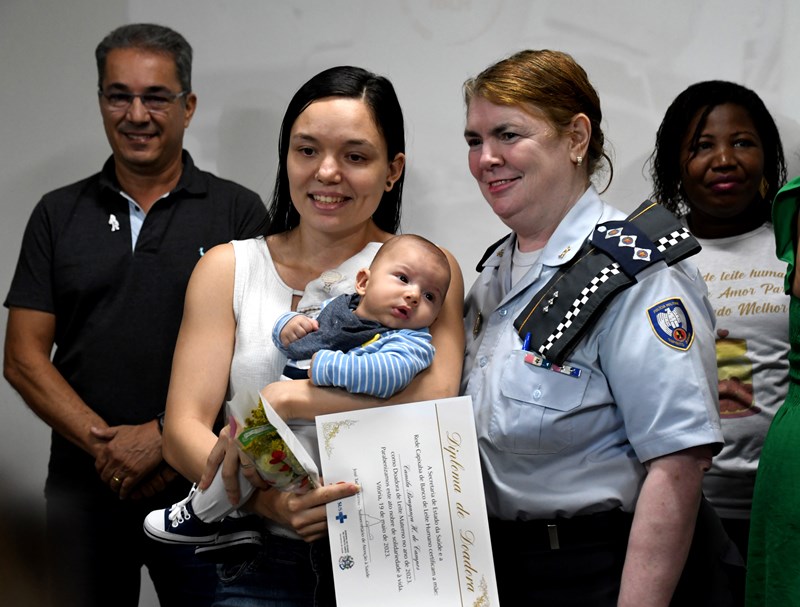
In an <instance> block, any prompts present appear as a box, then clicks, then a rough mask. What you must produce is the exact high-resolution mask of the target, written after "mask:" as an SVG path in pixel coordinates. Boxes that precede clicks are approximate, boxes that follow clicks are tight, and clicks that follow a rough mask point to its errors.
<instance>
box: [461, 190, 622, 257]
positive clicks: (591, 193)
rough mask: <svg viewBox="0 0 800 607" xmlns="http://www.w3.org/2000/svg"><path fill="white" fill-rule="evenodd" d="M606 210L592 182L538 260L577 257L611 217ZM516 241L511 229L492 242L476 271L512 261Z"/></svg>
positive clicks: (554, 233) (563, 220) (562, 221)
mask: <svg viewBox="0 0 800 607" xmlns="http://www.w3.org/2000/svg"><path fill="white" fill-rule="evenodd" d="M607 210H608V207H607V205H606V204H605V203H604V202H603V201H602V200H600V196H599V195H598V194H597V190H595V188H594V186H593V185H590V186H589V188H588V189H587V190H586V191H585V192H584V193H583V195H582V196H581V197H580V198H579V199H578V202H576V203H575V204H574V205H573V207H572V208H571V209H570V210H569V212H568V213H567V214H566V216H565V217H564V219H562V220H561V223H560V224H559V225H558V227H557V228H556V230H555V232H553V235H552V236H550V239H549V240H548V241H547V244H546V245H545V246H544V249H543V250H542V256H541V257H540V258H539V263H540V264H542V265H547V266H553V267H555V266H560V265H562V264H564V263H566V262H568V261H569V260H570V259H572V258H573V257H575V255H576V254H577V253H578V250H579V249H580V248H581V246H583V243H584V242H585V241H586V239H587V238H589V236H591V234H592V231H593V230H594V228H595V226H596V225H597V224H598V223H600V222H601V220H608V219H611V217H604V215H607ZM516 242H517V237H516V234H514V233H513V232H512V233H511V234H508V235H507V236H504V237H503V238H501V239H500V240H498V241H497V242H496V243H494V244H493V245H491V246H490V247H489V248H488V249H487V250H486V253H485V254H484V256H483V258H482V259H481V260H480V262H478V267H477V268H476V269H477V271H478V272H480V271H481V270H482V269H483V268H498V267H500V265H501V264H502V263H503V260H505V259H508V260H509V262H508V263H510V259H511V255H512V253H513V252H514V247H515V246H516Z"/></svg>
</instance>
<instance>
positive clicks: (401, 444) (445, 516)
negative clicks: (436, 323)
mask: <svg viewBox="0 0 800 607" xmlns="http://www.w3.org/2000/svg"><path fill="white" fill-rule="evenodd" d="M316 423H317V434H318V438H319V445H320V455H321V459H322V476H323V479H324V482H325V483H326V484H330V483H335V482H338V481H352V482H355V483H358V484H359V485H360V487H361V491H360V492H359V493H358V494H356V495H354V496H353V497H350V498H347V499H344V500H341V501H338V502H332V503H330V504H328V505H327V512H328V531H329V535H330V543H331V558H332V561H333V571H334V583H335V586H336V602H337V605H339V607H353V606H360V605H364V606H370V607H373V606H374V605H381V606H384V607H391V606H394V605H398V606H399V605H402V606H404V607H407V606H408V605H419V606H422V605H425V606H426V607H427V606H436V605H442V606H450V605H453V606H471V607H477V606H489V605H492V606H497V605H499V600H498V597H497V584H496V582H495V576H494V565H493V562H492V547H491V542H490V539H489V524H488V518H487V516H486V502H485V499H484V494H483V481H482V477H481V470H480V461H479V458H478V442H477V438H476V435H475V423H474V419H473V413H472V399H471V397H468V396H466V397H458V398H447V399H441V400H436V401H425V402H419V403H409V404H404V405H394V406H386V407H376V408H373V409H365V410H362V411H354V412H349V413H336V414H331V415H321V416H318V417H317V419H316Z"/></svg>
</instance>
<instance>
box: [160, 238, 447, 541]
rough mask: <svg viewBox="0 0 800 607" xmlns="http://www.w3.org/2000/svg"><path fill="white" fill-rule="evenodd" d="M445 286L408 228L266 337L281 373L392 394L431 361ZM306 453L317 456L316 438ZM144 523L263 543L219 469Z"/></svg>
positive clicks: (200, 537)
mask: <svg viewBox="0 0 800 607" xmlns="http://www.w3.org/2000/svg"><path fill="white" fill-rule="evenodd" d="M449 286H450V264H449V263H448V261H447V258H446V257H445V255H444V253H442V251H441V250H440V249H439V248H438V247H437V246H436V245H434V244H433V243H431V242H430V241H428V240H426V239H424V238H422V237H421V236H415V235H412V234H405V235H401V236H396V237H394V238H392V239H390V240H389V241H387V242H386V243H385V244H384V245H383V246H382V247H381V248H380V249H379V250H378V252H377V253H376V255H375V257H374V259H373V261H372V263H371V264H370V266H369V268H368V269H367V268H363V269H361V270H359V272H358V275H357V276H356V282H355V290H356V292H355V294H348V295H340V296H339V297H336V298H334V299H331V300H329V301H327V302H326V303H325V305H324V306H323V308H322V311H321V312H320V313H319V316H318V317H317V319H312V318H309V317H307V316H304V315H302V314H298V313H296V312H288V313H286V314H284V315H283V316H281V317H280V318H279V319H278V320H277V322H276V323H275V328H274V330H273V341H274V342H275V345H276V347H278V349H279V350H281V352H283V353H284V354H285V355H287V357H288V358H289V362H288V364H287V365H286V368H285V369H284V373H283V376H284V378H287V379H306V378H308V379H310V380H311V381H312V382H313V383H314V384H315V385H318V386H329V387H336V388H343V389H345V390H347V391H348V392H351V393H356V394H368V395H371V396H376V397H379V398H389V397H391V396H392V395H394V394H395V393H397V392H399V391H400V390H402V389H404V388H405V387H406V386H407V385H408V384H409V383H410V382H411V380H412V379H413V378H414V377H415V376H416V374H417V373H419V372H420V371H422V370H424V369H426V368H427V367H428V366H429V365H430V364H431V362H432V361H433V355H434V348H433V345H432V344H431V335H430V333H429V332H428V329H427V327H429V326H430V325H431V323H433V321H434V320H436V317H437V316H438V314H439V311H440V310H441V307H442V303H443V302H444V299H445V295H446V294H447V289H448V287H449ZM277 412H278V413H279V414H283V412H281V411H277ZM325 412H326V413H330V412H331V411H325ZM320 413H322V411H315V410H303V411H293V412H292V416H291V417H293V418H302V419H307V420H312V419H314V416H316V415H318V414H320ZM290 425H291V424H290ZM309 446H311V445H309ZM310 451H312V452H313V453H316V452H317V449H316V445H314V448H313V449H310ZM239 481H240V488H241V500H242V503H245V502H246V501H247V499H249V497H250V495H252V493H253V491H254V487H253V485H252V484H251V483H249V482H248V481H247V480H246V479H245V478H244V476H243V475H242V474H241V473H240V475H239ZM226 523H227V525H226ZM226 527H227V530H226ZM144 530H145V532H146V533H147V535H149V536H150V537H151V538H153V539H155V540H158V541H161V542H166V543H179V544H195V545H198V546H201V547H202V548H200V549H198V552H200V551H203V552H206V553H207V552H209V551H212V550H219V549H221V548H226V547H229V546H233V545H237V546H241V545H242V544H246V543H249V544H254V543H255V544H259V543H260V541H261V536H260V520H259V519H258V518H257V517H254V516H243V515H242V514H241V513H240V512H239V511H237V510H236V509H235V508H234V507H232V506H231V505H230V503H229V502H228V499H227V496H226V495H225V490H224V486H223V484H222V480H221V471H217V475H216V477H215V478H214V480H213V481H212V483H211V486H209V488H208V489H207V490H205V491H196V490H195V489H194V488H193V489H192V491H191V493H190V494H189V495H188V496H187V497H186V498H185V499H184V500H182V501H181V502H178V503H177V504H174V505H173V506H172V507H171V508H168V509H162V510H154V511H153V512H151V513H150V514H149V515H148V516H147V517H146V519H145V521H144ZM206 556H208V555H206Z"/></svg>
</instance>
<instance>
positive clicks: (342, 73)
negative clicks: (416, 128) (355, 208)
mask: <svg viewBox="0 0 800 607" xmlns="http://www.w3.org/2000/svg"><path fill="white" fill-rule="evenodd" d="M326 97H346V98H352V99H361V100H362V101H363V102H364V103H365V104H366V106H367V107H368V108H369V110H370V112H371V113H372V117H373V119H374V120H375V125H376V126H377V127H378V131H379V132H380V133H381V135H383V138H384V139H385V140H386V151H387V152H388V158H387V160H388V161H389V162H391V161H392V160H394V157H395V156H396V155H397V154H398V153H405V151H406V140H405V127H404V124H403V110H402V109H401V108H400V102H399V101H398V99H397V95H396V94H395V92H394V87H393V86H392V83H391V82H389V80H388V79H386V78H384V77H383V76H378V75H377V74H373V73H372V72H368V71H367V70H364V69H361V68H359V67H351V66H346V65H345V66H339V67H332V68H330V69H327V70H325V71H323V72H320V73H319V74H317V75H316V76H314V77H313V78H311V80H309V81H308V82H306V83H305V84H304V85H303V86H301V87H300V90H298V91H297V92H296V93H295V95H294V97H292V100H291V101H290V102H289V107H287V108H286V113H285V114H284V116H283V122H282V123H281V133H280V139H279V141H278V175H277V178H276V179H275V189H274V191H273V193H272V202H271V203H270V206H269V219H270V225H269V228H268V229H267V235H270V234H279V233H281V232H285V231H287V230H291V229H292V228H294V227H296V226H297V225H298V224H299V223H300V215H299V214H298V213H297V210H296V209H295V208H294V205H293V204H292V199H291V194H290V193H289V176H288V173H287V170H286V161H287V157H288V155H289V139H290V134H291V131H292V126H294V123H295V120H297V117H298V116H299V115H300V114H301V113H302V112H303V110H305V109H306V108H307V107H308V106H309V105H311V104H312V103H313V102H314V101H317V100H319V99H325V98H326ZM404 179H405V169H403V172H402V173H401V175H400V178H399V179H398V180H397V181H396V182H395V183H394V187H392V189H391V190H389V191H388V192H384V193H383V197H382V198H381V201H380V204H379V205H378V208H377V209H376V211H375V213H374V214H373V216H372V220H373V221H374V222H375V225H377V226H378V227H379V228H380V229H381V230H384V231H386V232H390V233H392V234H394V233H396V232H397V230H398V229H399V227H400V202H401V199H402V196H403V180H404Z"/></svg>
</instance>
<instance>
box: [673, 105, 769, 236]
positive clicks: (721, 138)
mask: <svg viewBox="0 0 800 607" xmlns="http://www.w3.org/2000/svg"><path fill="white" fill-rule="evenodd" d="M701 113H702V111H701V112H698V115H697V116H695V117H694V119H693V120H692V122H691V123H690V124H689V127H688V129H687V133H686V135H685V137H684V140H683V144H682V145H681V157H680V163H681V177H682V183H683V190H684V192H685V193H686V200H687V203H688V204H689V208H690V209H691V211H690V215H689V221H690V227H691V228H692V231H694V232H696V233H697V232H698V230H699V232H700V233H699V235H702V233H703V228H704V227H707V226H709V225H715V224H719V223H726V224H730V223H733V222H738V223H739V224H740V225H741V229H740V230H739V233H743V232H745V231H749V230H750V229H754V228H755V227H758V226H759V225H761V223H763V216H762V212H761V210H760V207H761V206H762V199H761V195H760V194H759V185H760V183H761V178H762V176H763V174H764V150H763V147H762V143H761V138H760V137H759V134H758V131H757V130H756V127H755V126H754V124H753V121H752V120H751V118H750V116H749V115H748V113H747V111H746V110H745V109H744V108H742V107H741V106H739V105H734V104H730V103H726V104H723V105H719V106H717V107H715V108H713V109H712V110H711V112H709V114H708V117H707V118H706V121H705V125H703V127H702V129H701V130H700V136H699V138H698V139H697V142H696V144H693V141H692V138H693V134H694V133H695V131H696V130H697V124H698V121H699V118H700V114H701Z"/></svg>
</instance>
